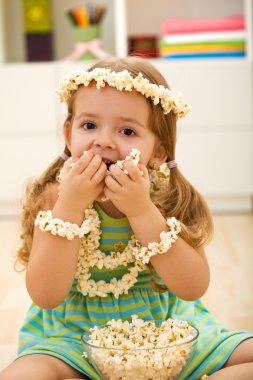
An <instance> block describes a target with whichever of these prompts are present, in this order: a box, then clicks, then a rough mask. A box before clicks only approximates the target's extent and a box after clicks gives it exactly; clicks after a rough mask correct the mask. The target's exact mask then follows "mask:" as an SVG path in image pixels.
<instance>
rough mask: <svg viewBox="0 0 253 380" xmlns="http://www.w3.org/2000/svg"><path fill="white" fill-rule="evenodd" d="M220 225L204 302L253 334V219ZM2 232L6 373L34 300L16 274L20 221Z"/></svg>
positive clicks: (1, 327)
mask: <svg viewBox="0 0 253 380" xmlns="http://www.w3.org/2000/svg"><path fill="white" fill-rule="evenodd" d="M214 224H215V236H214V239H213V241H212V242H211V244H210V245H209V246H208V247H207V250H206V251H207V256H208V259H209V263H210V267H211V284H210V287H209V289H208V291H207V293H206V295H205V296H204V297H203V300H204V302H205V305H206V306H207V307H208V308H209V310H210V311H211V312H212V313H213V314H215V315H216V316H217V317H218V318H219V320H220V321H221V322H223V323H224V324H225V325H226V326H227V327H229V328H231V329H240V330H251V331H253V214H244V215H215V216H214ZM0 231H1V235H0V247H1V248H0V311H1V313H0V368H1V367H2V366H3V365H4V364H5V362H6V361H7V360H8V358H7V357H6V356H7V355H8V352H7V350H6V348H8V347H12V349H13V347H14V348H15V345H16V343H17V338H18V330H19V326H20V324H21V323H22V320H23V318H24V315H25V312H26V309H27V307H28V306H29V303H30V299H29V297H28V295H27V293H26V288H25V281H24V273H16V272H15V271H14V269H13V255H14V251H15V247H16V245H17V243H18V221H17V220H15V219H9V220H8V219H5V220H4V219H2V220H1V219H0ZM1 347H2V352H7V353H6V354H5V355H6V356H5V357H4V355H3V354H2V355H1ZM12 355H13V354H12Z"/></svg>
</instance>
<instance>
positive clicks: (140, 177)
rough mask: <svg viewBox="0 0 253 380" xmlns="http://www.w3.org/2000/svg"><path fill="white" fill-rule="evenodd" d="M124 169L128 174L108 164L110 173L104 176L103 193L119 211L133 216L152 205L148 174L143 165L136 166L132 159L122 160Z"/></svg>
mask: <svg viewBox="0 0 253 380" xmlns="http://www.w3.org/2000/svg"><path fill="white" fill-rule="evenodd" d="M124 169H126V170H127V171H128V174H126V173H124V171H123V170H122V169H120V167H119V166H117V165H111V166H110V168H109V171H110V173H111V175H107V176H106V178H105V188H104V193H105V195H106V197H108V198H109V199H110V200H111V201H112V202H113V204H114V205H115V206H116V207H117V209H118V210H119V211H121V212H122V213H123V214H125V215H126V216H127V217H133V216H135V215H140V213H142V212H143V211H146V210H147V209H148V208H149V207H150V206H152V205H153V203H152V201H151V199H150V194H149V191H150V181H149V174H148V170H147V168H146V166H145V165H142V164H138V166H137V165H136V164H134V163H133V162H132V160H127V161H125V162H124ZM142 172H143V174H142Z"/></svg>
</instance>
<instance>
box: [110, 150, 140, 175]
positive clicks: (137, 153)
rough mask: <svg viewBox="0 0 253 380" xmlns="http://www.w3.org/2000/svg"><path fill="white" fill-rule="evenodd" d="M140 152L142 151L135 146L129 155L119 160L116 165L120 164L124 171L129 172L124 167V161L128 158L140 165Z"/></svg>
mask: <svg viewBox="0 0 253 380" xmlns="http://www.w3.org/2000/svg"><path fill="white" fill-rule="evenodd" d="M140 154H141V152H140V151H139V150H138V149H135V148H133V149H132V150H131V153H130V154H129V156H126V158H125V160H122V161H117V162H116V163H115V165H117V166H119V167H120V169H122V170H123V171H124V173H126V174H128V171H127V170H126V169H125V168H124V162H125V161H126V160H132V161H133V163H134V164H135V165H138V163H139V161H140ZM141 175H143V172H141Z"/></svg>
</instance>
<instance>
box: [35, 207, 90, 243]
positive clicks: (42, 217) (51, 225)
mask: <svg viewBox="0 0 253 380" xmlns="http://www.w3.org/2000/svg"><path fill="white" fill-rule="evenodd" d="M34 224H35V226H38V227H39V229H40V230H41V231H44V232H45V231H48V232H51V234H52V235H54V236H55V235H58V236H61V237H66V238H67V239H68V240H73V239H74V238H75V237H76V236H78V237H80V238H82V237H83V236H84V235H86V234H87V233H89V232H90V227H89V220H84V221H83V223H82V225H81V226H80V227H79V226H78V224H75V223H71V222H64V221H63V220H62V219H60V218H54V217H53V213H52V211H51V210H47V211H39V213H38V215H37V217H36V219H35V222H34Z"/></svg>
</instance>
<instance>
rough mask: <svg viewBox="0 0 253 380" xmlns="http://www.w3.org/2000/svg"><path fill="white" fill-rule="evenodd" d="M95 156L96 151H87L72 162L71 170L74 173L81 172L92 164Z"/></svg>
mask: <svg viewBox="0 0 253 380" xmlns="http://www.w3.org/2000/svg"><path fill="white" fill-rule="evenodd" d="M93 157H94V152H92V151H90V150H89V151H88V152H85V153H84V154H83V155H82V156H81V157H80V158H78V159H77V161H75V162H74V161H73V162H71V163H70V167H69V171H70V172H71V173H73V174H81V173H82V172H83V171H84V170H85V169H86V168H87V167H88V166H89V164H90V162H91V161H92V159H93Z"/></svg>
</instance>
